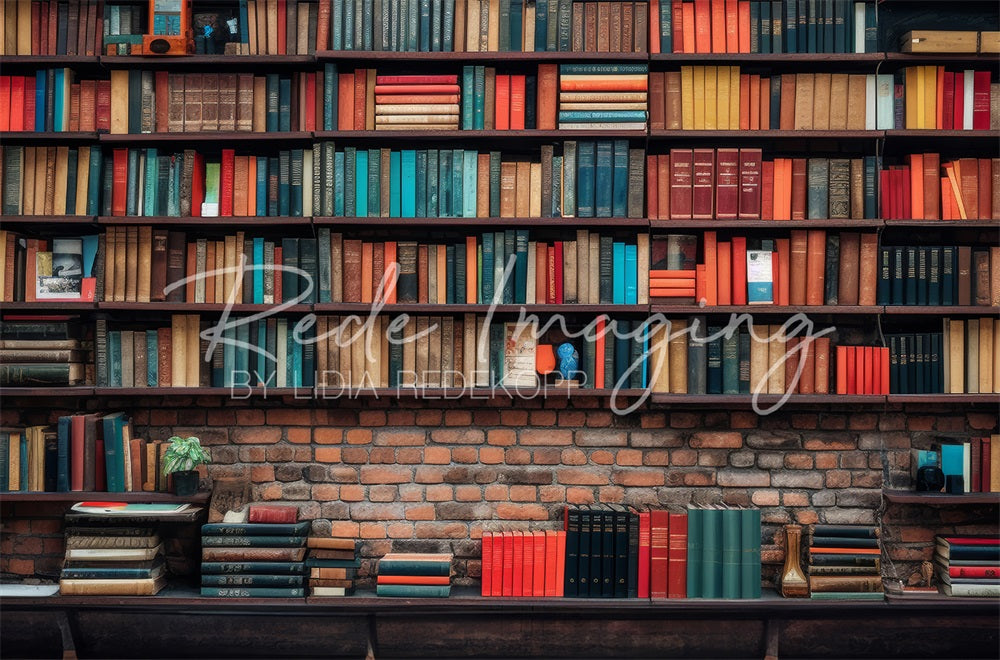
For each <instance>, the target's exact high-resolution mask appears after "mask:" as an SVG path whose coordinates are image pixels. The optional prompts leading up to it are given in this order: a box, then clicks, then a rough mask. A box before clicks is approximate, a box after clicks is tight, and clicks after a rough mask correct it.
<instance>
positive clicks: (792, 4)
mask: <svg viewBox="0 0 1000 660" xmlns="http://www.w3.org/2000/svg"><path fill="white" fill-rule="evenodd" d="M797 5H798V2H797V0H785V20H784V30H785V52H786V53H797V52H799V15H798V6H797Z"/></svg>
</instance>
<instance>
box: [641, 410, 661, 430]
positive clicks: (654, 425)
mask: <svg viewBox="0 0 1000 660" xmlns="http://www.w3.org/2000/svg"><path fill="white" fill-rule="evenodd" d="M639 426H640V427H641V428H644V429H662V428H666V426H667V415H666V413H643V414H642V415H640V416H639Z"/></svg>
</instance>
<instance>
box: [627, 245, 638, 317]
mask: <svg viewBox="0 0 1000 660" xmlns="http://www.w3.org/2000/svg"><path fill="white" fill-rule="evenodd" d="M637 249H638V248H637V247H636V246H635V245H625V304H626V305H636V304H638V303H639V298H638V296H639V283H638V266H637V262H636V258H637V255H638V252H637Z"/></svg>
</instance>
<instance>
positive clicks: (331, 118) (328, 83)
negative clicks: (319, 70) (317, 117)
mask: <svg viewBox="0 0 1000 660" xmlns="http://www.w3.org/2000/svg"><path fill="white" fill-rule="evenodd" d="M338 4H340V3H339V2H334V3H333V5H334V7H336V6H337V5H338ZM333 25H334V33H336V32H337V30H336V28H337V23H336V22H334V24H333ZM333 48H334V50H340V48H339V46H334V47H333ZM337 81H338V76H337V65H336V64H334V63H333V62H327V63H326V64H324V65H323V130H324V131H335V130H337V104H338V98H337V93H338V88H339V85H338V84H337Z"/></svg>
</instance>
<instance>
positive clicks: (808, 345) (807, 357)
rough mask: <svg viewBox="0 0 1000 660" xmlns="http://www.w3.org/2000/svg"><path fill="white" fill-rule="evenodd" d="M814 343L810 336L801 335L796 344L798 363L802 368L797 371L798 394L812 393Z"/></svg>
mask: <svg viewBox="0 0 1000 660" xmlns="http://www.w3.org/2000/svg"><path fill="white" fill-rule="evenodd" d="M815 348H816V346H815V344H814V342H813V340H812V339H811V338H810V337H802V338H801V341H800V342H799V344H798V349H799V364H801V365H802V370H801V371H800V372H799V382H798V384H797V385H796V391H798V393H799V394H812V393H813V391H814V390H815V387H816V374H815V371H816V351H815Z"/></svg>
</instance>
